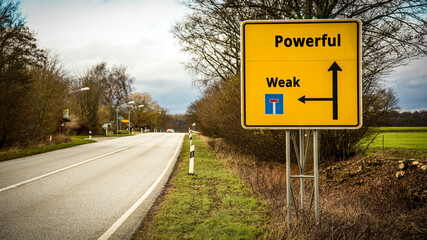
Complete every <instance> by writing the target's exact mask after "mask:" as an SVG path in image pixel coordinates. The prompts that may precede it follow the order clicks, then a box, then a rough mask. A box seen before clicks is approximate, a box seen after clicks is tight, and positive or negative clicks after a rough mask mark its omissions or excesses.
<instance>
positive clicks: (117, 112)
mask: <svg viewBox="0 0 427 240" xmlns="http://www.w3.org/2000/svg"><path fill="white" fill-rule="evenodd" d="M134 103H135V101H130V102H127V103H123V104H121V105H119V106H118V107H117V108H116V134H119V108H120V107H121V106H123V105H127V104H134ZM129 115H130V114H129ZM129 124H130V119H129ZM129 126H130V125H129ZM129 131H130V127H129Z"/></svg>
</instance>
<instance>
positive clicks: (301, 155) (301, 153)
mask: <svg viewBox="0 0 427 240" xmlns="http://www.w3.org/2000/svg"><path fill="white" fill-rule="evenodd" d="M304 140H305V139H304V130H303V129H300V130H299V160H300V174H301V175H304V168H305V156H304ZM300 184H301V189H300V192H301V211H304V202H305V186H304V178H303V177H302V178H300Z"/></svg>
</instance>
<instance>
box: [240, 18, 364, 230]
mask: <svg viewBox="0 0 427 240" xmlns="http://www.w3.org/2000/svg"><path fill="white" fill-rule="evenodd" d="M241 51H242V52H241V56H242V64H241V104H242V105H241V123H242V126H243V127H244V128H246V129H286V191H287V194H286V201H287V208H288V209H287V211H288V217H287V220H288V226H289V227H290V226H291V220H292V208H294V209H295V213H296V217H298V211H299V209H298V208H299V207H298V205H297V202H296V200H295V196H294V194H293V189H292V184H291V179H292V178H299V179H300V186H301V188H300V197H301V201H300V208H301V211H304V210H305V198H306V197H305V196H306V193H305V180H306V179H313V180H314V181H313V192H312V195H311V199H310V209H312V206H313V201H314V211H315V219H316V223H319V222H320V216H319V178H318V176H319V174H318V161H319V145H318V135H319V133H318V129H358V128H360V127H361V126H362V80H361V23H360V21H359V20H356V19H342V20H331V19H322V20H287V21H283V20H281V21H270V20H265V21H252V20H249V21H245V22H243V23H242V24H241ZM291 129H296V130H299V132H298V133H299V134H298V135H297V134H296V133H294V132H291V131H290V130H291ZM304 129H307V130H308V131H306V132H305V131H304ZM293 133H294V134H293ZM311 137H312V138H313V171H314V173H313V175H306V174H305V170H306V169H305V166H306V161H307V152H308V149H309V147H310V138H311ZM291 141H292V142H293V144H292V145H293V149H294V151H295V156H296V158H297V159H296V163H297V165H298V169H299V174H298V175H291V162H290V161H291ZM298 143H299V144H298ZM298 145H299V147H298Z"/></svg>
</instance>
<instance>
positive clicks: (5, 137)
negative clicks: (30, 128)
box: [0, 0, 44, 148]
mask: <svg viewBox="0 0 427 240" xmlns="http://www.w3.org/2000/svg"><path fill="white" fill-rule="evenodd" d="M19 5H20V1H11V0H9V1H6V0H0V89H1V94H0V148H3V147H10V146H13V145H17V144H26V143H27V141H28V139H27V137H26V134H27V131H25V128H23V126H25V124H26V123H28V122H27V121H25V119H28V116H29V101H28V99H29V95H30V91H29V89H31V77H30V74H29V73H28V67H30V66H40V65H41V64H42V62H43V61H44V54H43V51H42V50H40V49H38V48H37V46H36V39H35V38H34V34H33V33H31V32H30V31H29V29H28V28H27V27H26V26H25V19H24V17H22V16H21V13H20V12H19Z"/></svg>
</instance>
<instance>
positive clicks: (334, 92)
mask: <svg viewBox="0 0 427 240" xmlns="http://www.w3.org/2000/svg"><path fill="white" fill-rule="evenodd" d="M328 71H332V98H306V97H305V95H304V96H302V97H300V98H299V99H298V100H299V101H301V102H302V103H304V104H305V101H332V119H333V120H337V119H338V74H337V72H338V71H342V69H341V68H340V66H338V64H337V63H336V62H334V63H332V65H331V66H330V67H329V69H328Z"/></svg>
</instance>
